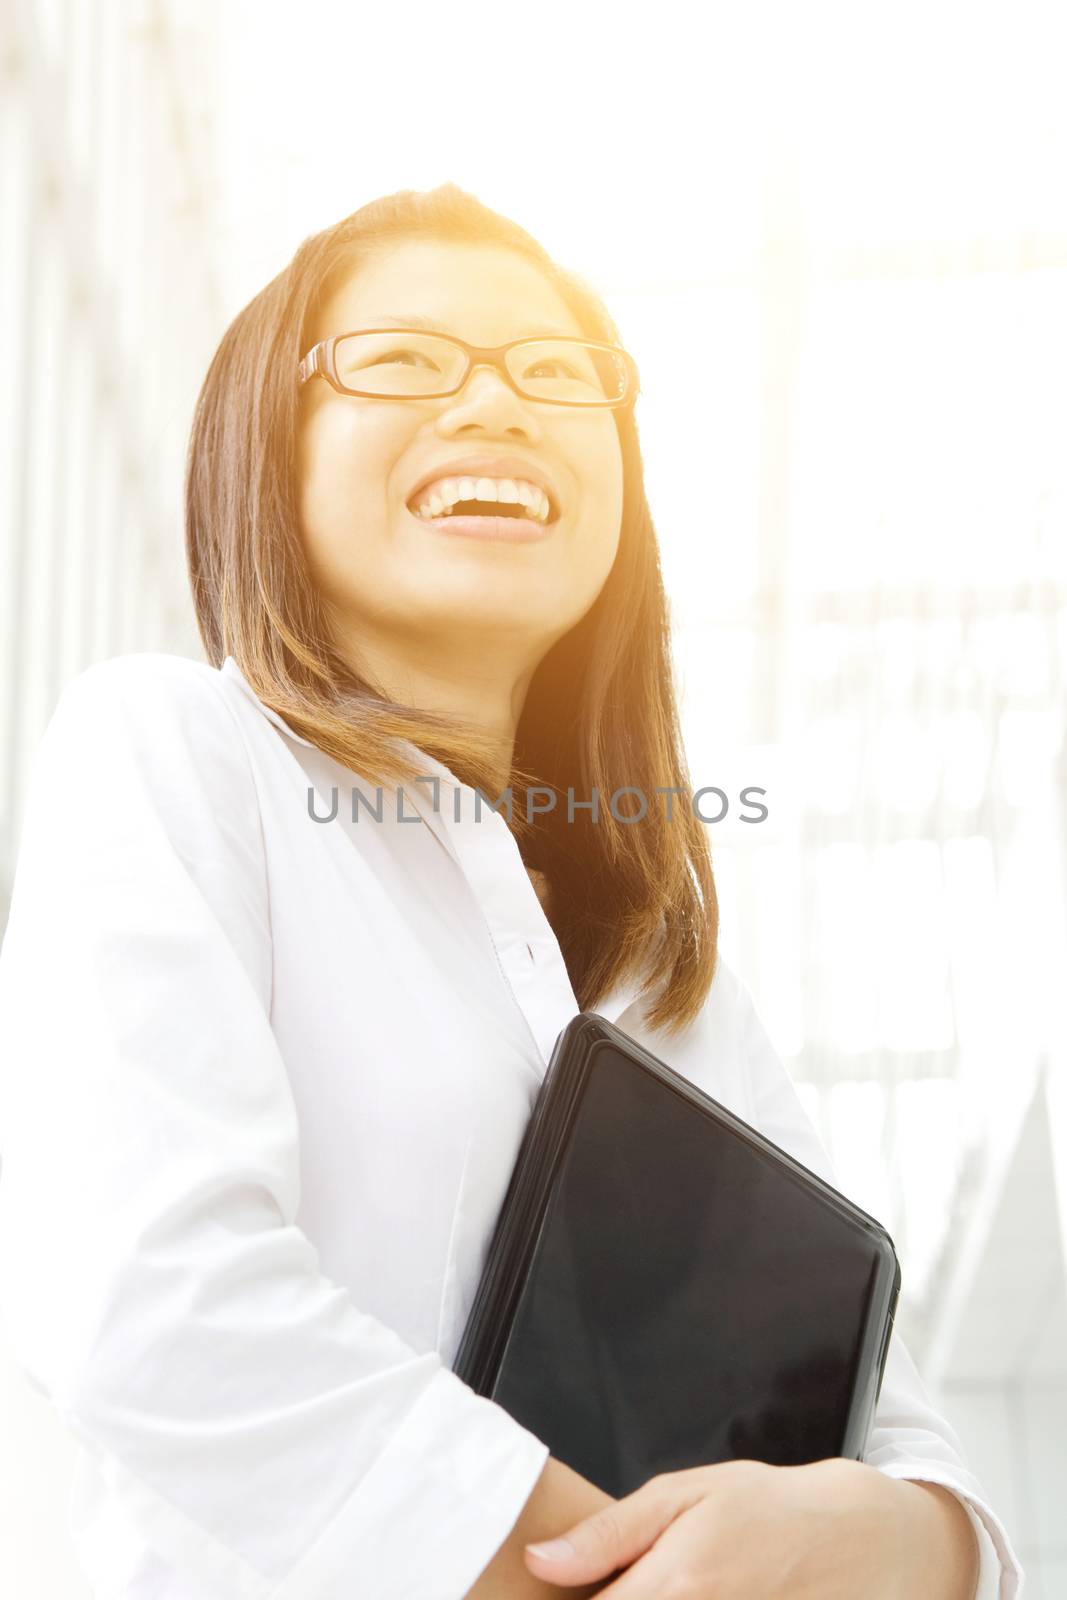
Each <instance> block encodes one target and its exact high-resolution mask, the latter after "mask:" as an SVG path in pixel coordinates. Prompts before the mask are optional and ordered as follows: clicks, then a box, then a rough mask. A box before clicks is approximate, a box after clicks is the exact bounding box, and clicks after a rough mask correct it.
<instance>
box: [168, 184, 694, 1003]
mask: <svg viewBox="0 0 1067 1600" xmlns="http://www.w3.org/2000/svg"><path fill="white" fill-rule="evenodd" d="M414 236H421V237H428V238H433V239H440V240H459V241H464V242H470V241H484V242H486V243H489V244H493V245H498V246H499V245H504V246H507V247H508V248H510V249H512V250H514V251H517V252H518V253H519V254H520V255H522V256H524V257H525V258H526V259H527V260H529V261H532V262H533V263H534V264H535V265H536V266H537V267H538V268H539V269H540V270H541V272H543V273H544V275H545V276H546V278H548V279H549V281H550V282H551V283H552V285H553V286H554V287H555V289H556V290H557V292H558V293H559V294H560V296H561V297H562V299H563V301H564V303H565V304H566V305H567V306H568V307H569V309H570V310H571V311H572V313H573V314H574V315H575V317H576V318H577V320H578V326H579V327H580V328H581V329H582V331H583V333H584V334H585V335H586V337H588V338H594V339H604V340H608V341H610V342H612V343H622V341H621V340H620V338H619V335H618V332H617V330H616V328H615V325H614V323H613V321H612V319H611V317H610V315H609V314H608V311H607V309H606V308H605V306H604V305H603V304H602V303H601V300H600V297H599V296H598V295H597V294H596V292H595V290H594V289H593V288H592V287H591V286H590V285H589V284H588V283H587V282H586V281H585V280H584V279H583V278H581V277H580V276H578V275H577V274H575V273H573V272H570V271H566V270H565V269H564V268H562V267H560V266H559V265H558V264H557V263H556V262H555V261H553V260H552V258H551V257H550V256H549V255H548V253H547V252H546V251H545V250H544V249H543V248H542V246H541V245H540V244H538V243H537V241H536V240H535V239H533V238H532V237H531V236H530V234H528V233H527V232H526V231H525V230H524V229H523V228H521V227H520V226H519V225H518V224H517V223H515V222H512V221H511V220H510V219H509V218H507V217H504V216H501V215H500V214H499V213H498V212H495V211H493V210H491V209H490V208H489V207H487V206H485V205H483V204H482V203H481V202H480V201H479V200H477V199H476V198H475V197H474V196H473V195H471V194H468V193H467V192H466V191H464V190H462V189H460V188H458V187H457V186H456V185H455V184H451V183H449V184H443V185H441V186H440V187H438V188H436V189H432V190H429V191H425V192H420V191H416V190H401V191H399V192H398V193H396V194H392V195H387V196H385V197H383V198H381V199H378V200H374V201H372V202H371V203H370V204H368V205H365V206H363V207H361V208H360V210H358V211H356V212H354V213H353V214H352V215H351V216H350V217H346V218H345V219H344V220H343V221H341V222H339V223H337V224H336V225H335V226H333V227H330V228H325V229H324V230H323V231H322V232H321V233H317V234H315V235H313V236H312V237H311V238H309V239H306V240H305V241H304V243H303V244H302V245H301V246H300V249H299V250H298V251H297V253H296V255H295V256H294V257H293V260H292V261H291V262H290V264H289V265H288V266H287V267H286V268H285V269H284V271H282V272H280V273H279V274H278V276H277V277H276V278H274V279H273V280H272V281H271V282H270V283H268V284H267V286H266V288H264V289H263V290H261V292H260V293H259V294H257V295H256V297H255V298H254V299H253V300H252V301H251V302H250V303H249V304H248V305H247V306H246V307H245V308H244V310H243V311H241V312H240V313H239V315H238V316H237V317H235V318H234V320H233V322H232V323H231V324H230V326H229V328H227V330H226V332H225V334H224V335H223V338H222V342H221V343H220V345H219V348H218V350H217V352H216V354H215V357H214V359H213V361H212V363H211V366H210V368H209V370H208V374H207V377H206V379H205V380H204V385H203V388H202V390H201V392H200V397H199V400H198V403H197V407H196V412H195V416H194V420H193V426H192V433H191V438H190V443H189V456H188V466H187V474H186V554H187V560H188V565H189V574H190V580H191V584H192V591H193V601H194V605H195V607H196V616H197V624H198V626H199V630H200V636H201V639H202V640H203V643H204V648H205V651H206V653H207V657H208V659H209V661H210V662H211V663H212V665H214V666H216V667H217V666H220V665H221V664H222V662H223V661H224V659H225V658H226V656H227V655H232V656H233V657H234V658H235V659H236V661H237V664H238V666H239V667H240V668H241V671H242V672H243V673H244V675H245V677H246V678H247V679H248V682H249V683H250V684H251V686H252V688H253V689H254V690H255V692H256V694H257V695H258V696H259V698H260V699H261V700H262V701H263V703H264V704H265V705H268V706H270V707H271V708H272V709H273V710H275V711H277V712H278V714H279V715H280V716H281V717H283V718H284V719H285V720H286V721H287V722H288V723H289V724H290V726H291V727H292V728H293V729H294V730H295V731H296V732H298V733H300V734H302V735H303V736H304V737H305V738H307V739H310V740H311V741H312V743H313V744H315V745H317V746H318V747H319V748H320V749H321V750H323V751H325V752H326V754H327V755H330V756H332V757H333V758H334V759H336V760H337V761H339V762H340V763H341V764H342V765H343V766H345V767H347V768H349V769H350V770H352V771H353V772H356V773H358V774H360V775H362V776H364V777H366V778H369V779H370V780H371V781H372V782H373V783H379V782H382V783H389V782H395V781H397V780H398V779H399V780H401V781H403V782H405V783H406V782H409V781H410V780H412V779H413V778H414V777H415V776H416V775H417V774H418V772H419V768H418V766H417V765H413V764H412V763H411V762H410V761H409V759H408V756H407V754H406V753H405V752H403V751H401V750H400V749H398V748H397V746H396V741H397V740H398V739H399V740H407V741H410V742H411V743H412V744H414V745H415V746H417V747H418V749H420V750H422V751H425V752H427V753H428V754H430V755H431V756H433V757H435V758H436V759H438V760H440V761H442V762H444V763H445V765H447V766H448V767H449V768H450V769H451V770H452V771H453V772H454V773H455V774H456V776H457V777H458V778H459V779H460V780H461V781H462V782H465V783H469V784H471V785H472V786H475V787H478V788H481V789H482V790H483V792H484V793H486V794H489V795H490V796H494V797H497V798H499V797H498V796H496V791H495V786H494V785H493V784H492V779H491V774H492V773H493V771H494V770H496V769H495V767H494V762H495V761H496V759H497V758H498V748H497V746H496V745H495V744H494V743H493V741H492V740H490V739H489V737H488V736H487V735H486V734H485V732H484V731H483V730H481V729H479V728H477V727H472V726H467V725H466V724H465V723H461V722H459V721H457V720H455V719H449V718H447V717H444V716H441V715H439V714H436V713H433V712H430V711H428V710H425V709H421V708H418V707H412V706H409V705H402V704H398V703H396V702H394V701H391V700H389V699H387V698H385V697H384V696H383V695H382V693H380V692H379V690H378V689H377V687H375V686H373V685H371V684H370V683H368V682H366V681H364V680H363V679H362V678H361V677H359V676H358V674H357V673H356V671H355V670H354V668H353V667H352V665H350V664H349V663H348V662H347V661H345V660H344V659H342V657H341V655H340V654H339V652H338V650H337V649H336V647H335V645H334V643H333V642H332V637H331V631H330V628H329V623H328V618H327V615H326V612H325V608H324V603H323V600H322V597H321V596H320V594H319V592H318V590H317V589H316V588H315V586H314V585H313V583H312V581H311V578H310V576H309V573H308V569H307V566H306V563H305V559H304V554H303V546H302V542H301V538H300V534H299V523H298V511H297V506H298V484H297V466H296V462H297V451H296V442H297V426H298V412H297V403H298V389H297V383H296V369H297V364H298V362H299V360H300V359H301V357H302V356H303V355H304V353H305V351H306V349H307V348H308V344H309V343H310V342H311V337H312V334H311V330H312V328H313V326H314V321H315V314H316V311H317V309H318V307H319V306H320V305H321V304H322V303H324V301H325V298H326V297H327V296H328V295H329V294H330V292H331V290H332V288H333V286H334V285H335V284H336V283H337V281H338V280H339V278H340V277H341V276H343V275H347V274H349V273H351V272H354V271H356V270H358V266H359V261H360V255H361V251H363V250H366V249H369V248H372V247H375V246H378V245H380V244H381V243H383V242H388V241H390V240H398V239H404V238H410V237H414ZM612 415H613V416H614V418H615V421H616V426H617V428H618V432H619V439H620V443H621V449H622V460H623V512H622V527H621V535H620V541H619V548H618V552H617V555H616V558H615V562H614V565H613V566H612V569H611V572H610V573H609V575H608V578H607V580H606V582H605V584H604V586H603V588H602V590H601V592H600V594H599V596H598V597H597V599H596V601H595V603H594V604H593V606H592V607H591V609H590V610H589V611H588V612H587V613H586V615H585V616H584V617H583V618H582V619H581V620H580V621H579V622H578V623H577V624H576V625H575V626H574V627H573V628H572V629H571V630H570V631H569V632H568V633H567V634H566V635H565V636H564V637H563V638H562V639H560V640H558V641H557V642H556V644H555V645H553V647H552V648H551V649H550V650H549V652H548V653H547V655H546V656H545V657H544V659H543V660H542V661H541V663H540V665H539V666H538V668H537V670H536V672H535V673H534V675H533V678H532V680H531V682H530V685H529V689H528V692H527V696H526V701H525V704H524V707H523V711H522V715H521V717H520V720H519V724H518V728H517V731H516V739H515V750H514V759H513V765H512V772H511V780H510V781H511V787H512V793H513V797H514V798H513V808H512V813H511V826H512V830H513V832H514V833H515V836H516V839H517V841H518V843H519V847H520V849H521V851H522V854H523V858H524V860H525V862H526V864H527V865H528V866H531V867H534V868H537V869H540V870H541V871H543V872H544V873H545V874H546V876H547V877H548V880H549V882H550V884H551V893H552V906H551V914H552V922H553V927H554V929H555V932H556V934H557V936H558V938H559V941H560V947H561V949H562V951H563V956H564V959H565V961H566V964H567V969H568V973H569V975H570V978H571V983H572V986H573V988H574V992H575V996H576V998H577V1000H578V1003H579V1005H580V1007H581V1008H582V1009H583V1010H594V1009H595V1008H596V1004H597V1002H598V1000H600V999H601V998H603V997H604V996H606V995H607V994H608V993H610V991H611V990H612V989H613V988H614V987H615V985H616V984H617V983H621V982H624V981H626V980H629V979H632V978H634V977H635V976H639V975H641V974H643V975H644V977H645V983H644V986H643V989H642V994H643V995H644V996H645V997H646V998H647V1000H648V1002H649V1005H648V1012H647V1015H648V1020H649V1022H650V1023H651V1024H652V1026H653V1027H662V1028H664V1029H666V1030H667V1031H668V1032H671V1033H675V1032H680V1031H681V1029H682V1028H683V1027H684V1026H685V1025H686V1024H688V1023H689V1022H691V1021H692V1020H693V1018H694V1017H695V1016H696V1015H697V1013H698V1012H699V1010H700V1008H701V1006H702V1004H703V1002H704V1000H705V998H706V996H707V993H708V990H709V989H710V987H711V983H712V979H713V975H714V971H715V962H716V952H717V944H718V925H719V912H718V899H717V896H716V893H715V882H714V877H713V874H712V870H711V853H710V850H709V847H708V842H707V839H706V836H705V834H704V831H703V829H704V824H703V823H701V822H700V821H699V820H698V819H697V818H696V817H695V816H694V815H693V811H692V808H691V806H690V804H689V803H688V795H689V793H690V790H691V785H690V780H689V775H688V769H687V765H686V760H685V756H684V752H683V747H682V740H681V734H680V728H679V721H678V712H677V703H676V695H675V688H674V683H673V676H672V668H671V658H670V633H669V621H668V611H667V602H666V597H665V594H664V590H663V580H662V576H661V573H660V565H659V551H658V547H657V542H656V536H655V531H654V528H653V525H652V517H651V514H650V512H649V508H648V501H647V498H646V494H645V485H644V466H643V462H642V459H641V448H640V444H639V441H638V435H637V425H636V421H635V419H634V415H633V411H632V408H631V407H623V408H620V409H618V410H616V411H614V412H613V413H612ZM534 784H536V785H540V786H544V787H548V788H550V789H552V790H554V791H555V793H556V796H557V802H556V808H555V810H553V811H549V812H547V813H544V814H543V815H540V816H538V817H537V818H536V820H535V821H534V822H533V823H531V822H530V821H529V820H528V818H527V812H526V789H527V787H528V786H530V785H534ZM627 787H630V788H635V789H637V790H639V791H640V794H641V796H643V798H644V803H645V805H646V806H647V809H646V811H645V814H644V816H643V817H642V818H641V819H640V820H634V821H630V822H626V821H625V820H624V821H623V822H621V823H620V822H619V821H618V820H617V818H616V816H615V815H613V812H612V808H611V806H610V805H609V803H608V801H609V797H612V796H614V795H615V793H616V791H617V790H620V789H624V788H627ZM672 787H673V788H675V789H680V790H682V793H681V794H676V795H675V796H674V797H673V798H672V797H670V796H668V795H666V794H657V793H656V790H657V788H664V789H667V788H672ZM568 789H570V790H572V791H573V795H574V799H575V801H577V802H581V801H586V800H590V799H592V798H593V792H594V790H595V791H596V792H597V795H598V799H599V811H598V818H597V820H596V821H594V820H593V819H592V816H591V813H590V811H589V810H588V809H576V810H575V811H574V820H573V821H568V820H567V809H568V808H567V804H566V799H567V792H568ZM617 804H618V810H619V811H620V812H621V814H622V815H623V817H624V818H625V817H626V816H637V815H638V814H639V812H640V807H641V802H640V800H639V801H638V806H637V811H635V810H634V807H633V805H632V803H631V800H629V799H626V798H621V799H620V800H619V801H618V802H617ZM668 805H669V807H670V812H671V814H670V815H669V814H668Z"/></svg>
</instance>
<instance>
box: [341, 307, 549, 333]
mask: <svg viewBox="0 0 1067 1600" xmlns="http://www.w3.org/2000/svg"><path fill="white" fill-rule="evenodd" d="M363 325H364V330H365V329H368V328H386V327H388V328H425V329H426V331H427V333H447V331H448V330H447V329H446V328H441V327H439V326H438V324H437V323H436V322H431V321H430V319H429V318H428V317H420V316H417V315H415V314H414V313H412V315H411V316H408V317H392V316H389V315H387V314H386V313H384V312H383V313H382V315H380V316H377V315H374V316H369V317H365V318H364V319H363ZM350 331H351V332H352V333H358V332H360V329H358V328H352V329H351V330H350ZM516 337H517V338H520V339H547V338H564V339H574V338H580V337H581V335H580V334H575V333H573V332H572V331H571V329H569V328H560V327H557V326H556V325H555V324H554V323H552V324H549V325H548V326H542V328H541V329H540V331H539V332H538V333H523V334H517V335H516Z"/></svg>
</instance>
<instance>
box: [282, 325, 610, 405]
mask: <svg viewBox="0 0 1067 1600" xmlns="http://www.w3.org/2000/svg"><path fill="white" fill-rule="evenodd" d="M475 364H477V365H479V366H492V367H496V369H497V371H498V372H501V373H503V375H504V377H505V378H506V379H507V381H508V382H509V383H510V384H511V387H512V388H513V389H514V390H515V391H516V393H517V394H520V395H522V396H523V397H524V398H525V399H527V400H540V401H541V402H542V403H543V404H545V405H553V406H623V405H627V404H629V403H631V402H632V401H633V400H634V399H636V397H637V394H638V392H639V391H638V373H637V364H636V362H635V361H634V359H633V357H632V356H631V355H630V354H629V353H628V352H627V351H626V350H623V349H622V347H621V346H619V345H614V344H601V343H599V342H598V341H596V340H590V339H575V338H569V337H562V336H561V337H559V338H552V339H513V340H512V342H511V343H510V344H501V345H489V346H482V345H474V344H466V343H465V342H464V340H462V339H455V338H453V337H452V335H451V334H446V333H425V332H423V331H422V330H420V329H416V328H364V329H363V330H362V331H360V332H359V333H334V334H331V335H330V337H329V338H328V339H323V340H321V341H320V343H319V344H317V345H315V346H314V347H313V348H312V349H311V350H309V351H308V353H307V355H306V356H305V357H304V359H303V360H302V361H301V363H300V366H299V368H298V369H297V370H298V376H299V381H300V383H302V384H303V383H307V381H308V379H309V378H314V377H321V378H325V379H326V381H327V383H329V384H330V385H331V387H332V388H334V389H336V390H337V393H338V394H350V395H360V396H363V397H364V398H366V399H368V400H438V399H442V398H444V396H446V395H450V394H458V393H459V391H460V389H462V387H463V385H464V384H465V383H466V381H467V378H468V376H469V374H470V372H471V369H472V368H473V367H474V366H475Z"/></svg>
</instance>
